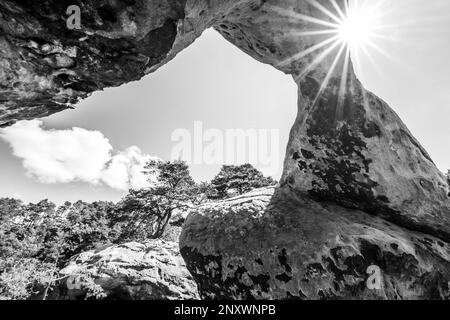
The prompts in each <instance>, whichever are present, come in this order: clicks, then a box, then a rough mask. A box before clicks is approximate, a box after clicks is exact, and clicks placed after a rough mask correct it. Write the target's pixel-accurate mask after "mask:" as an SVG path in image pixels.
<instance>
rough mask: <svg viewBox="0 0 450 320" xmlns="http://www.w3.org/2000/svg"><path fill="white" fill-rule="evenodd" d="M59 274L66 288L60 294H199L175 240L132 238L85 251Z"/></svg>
mask: <svg viewBox="0 0 450 320" xmlns="http://www.w3.org/2000/svg"><path fill="white" fill-rule="evenodd" d="M60 274H61V277H62V278H63V279H64V281H63V282H62V284H61V286H63V287H64V288H63V289H62V290H60V297H59V298H61V297H62V298H68V299H77V298H84V297H86V295H87V294H91V295H94V296H95V294H99V296H100V297H102V296H103V297H105V298H108V299H133V300H154V299H198V298H199V296H198V292H197V286H196V284H195V282H194V281H193V279H192V276H191V275H190V273H189V272H188V271H187V269H186V266H185V264H184V261H183V259H182V258H181V256H180V253H179V250H178V244H177V243H176V242H170V241H164V240H152V241H148V242H146V243H137V242H130V243H125V244H121V245H113V246H109V247H107V248H104V249H101V250H93V251H88V252H84V253H81V254H80V255H78V256H76V257H74V258H73V259H72V260H71V261H70V263H69V264H68V265H67V266H66V267H65V268H64V269H62V270H61V271H60ZM90 291H91V292H90ZM92 291H93V292H92Z"/></svg>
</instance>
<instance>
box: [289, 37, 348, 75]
mask: <svg viewBox="0 0 450 320" xmlns="http://www.w3.org/2000/svg"><path fill="white" fill-rule="evenodd" d="M339 44H341V42H340V41H338V40H336V41H335V42H334V43H333V44H332V45H331V46H330V47H328V48H326V50H324V51H323V52H322V53H321V54H319V55H318V56H317V57H316V58H315V59H314V60H313V61H312V62H311V63H310V64H309V65H307V66H306V67H305V68H304V69H303V70H302V72H301V73H300V74H299V75H298V76H296V77H295V79H296V80H300V79H302V78H304V77H305V76H306V75H307V74H308V73H309V72H310V71H311V69H312V68H313V67H315V66H316V65H318V64H319V63H321V62H322V61H323V60H325V58H326V57H328V56H329V55H330V54H331V52H333V50H334V49H336V47H337V46H338V45H339Z"/></svg>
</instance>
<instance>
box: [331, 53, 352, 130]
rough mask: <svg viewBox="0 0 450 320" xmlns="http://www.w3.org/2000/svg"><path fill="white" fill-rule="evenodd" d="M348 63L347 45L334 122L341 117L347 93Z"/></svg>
mask: <svg viewBox="0 0 450 320" xmlns="http://www.w3.org/2000/svg"><path fill="white" fill-rule="evenodd" d="M349 64H350V48H349V47H348V46H347V50H346V52H345V57H344V66H343V68H342V77H341V84H340V87H339V94H338V103H337V107H336V115H335V123H337V122H338V121H341V120H342V118H343V107H344V101H345V95H346V93H347V92H346V90H347V79H348V67H349Z"/></svg>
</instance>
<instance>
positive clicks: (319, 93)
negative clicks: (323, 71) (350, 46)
mask: <svg viewBox="0 0 450 320" xmlns="http://www.w3.org/2000/svg"><path fill="white" fill-rule="evenodd" d="M345 48H346V45H345V43H342V44H341V48H340V49H339V52H338V54H337V55H336V57H335V58H334V60H333V63H332V64H331V66H330V69H329V70H328V73H327V75H326V76H325V78H324V79H323V81H322V84H321V85H320V88H319V91H318V92H317V95H316V97H315V99H314V101H313V103H312V105H311V106H312V107H314V106H315V105H316V104H317V101H318V100H319V98H320V96H321V95H322V93H323V91H324V90H325V88H326V87H327V85H328V82H329V81H330V79H331V76H332V75H333V72H334V69H336V66H337V64H338V62H339V59H340V58H341V56H342V52H343V51H344V49H345Z"/></svg>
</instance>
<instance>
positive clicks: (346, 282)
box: [180, 188, 450, 299]
mask: <svg viewBox="0 0 450 320" xmlns="http://www.w3.org/2000/svg"><path fill="white" fill-rule="evenodd" d="M180 241H181V253H182V255H183V257H184V259H185V260H186V264H187V267H188V269H189V271H190V272H191V273H192V274H193V275H194V276H195V279H196V281H197V283H198V285H199V290H200V295H201V297H202V298H203V299H450V287H449V281H450V245H449V244H448V243H445V242H443V241H441V240H440V239H438V238H435V237H432V236H429V235H427V234H423V233H419V232H412V231H410V230H406V229H403V228H401V227H398V226H396V225H395V224H393V223H390V222H387V221H385V220H383V219H381V218H379V217H375V216H372V215H369V214H367V213H364V212H361V211H357V210H349V209H344V208H342V207H340V206H337V205H334V204H321V203H317V202H315V201H313V200H311V199H308V198H302V199H299V198H297V197H292V193H291V192H290V191H289V190H285V189H283V188H278V189H273V188H268V189H259V190H255V191H253V192H251V193H249V194H245V195H243V196H240V197H236V198H232V199H228V200H224V201H219V202H215V203H210V204H205V205H203V206H201V207H199V208H197V209H196V210H195V212H194V213H191V215H190V216H189V218H188V220H187V222H186V225H185V227H184V230H183V233H182V235H181V239H180ZM369 266H377V267H379V268H380V270H381V279H382V280H381V287H380V289H369V287H368V286H367V282H368V281H370V279H369V274H368V273H367V271H368V268H369Z"/></svg>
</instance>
